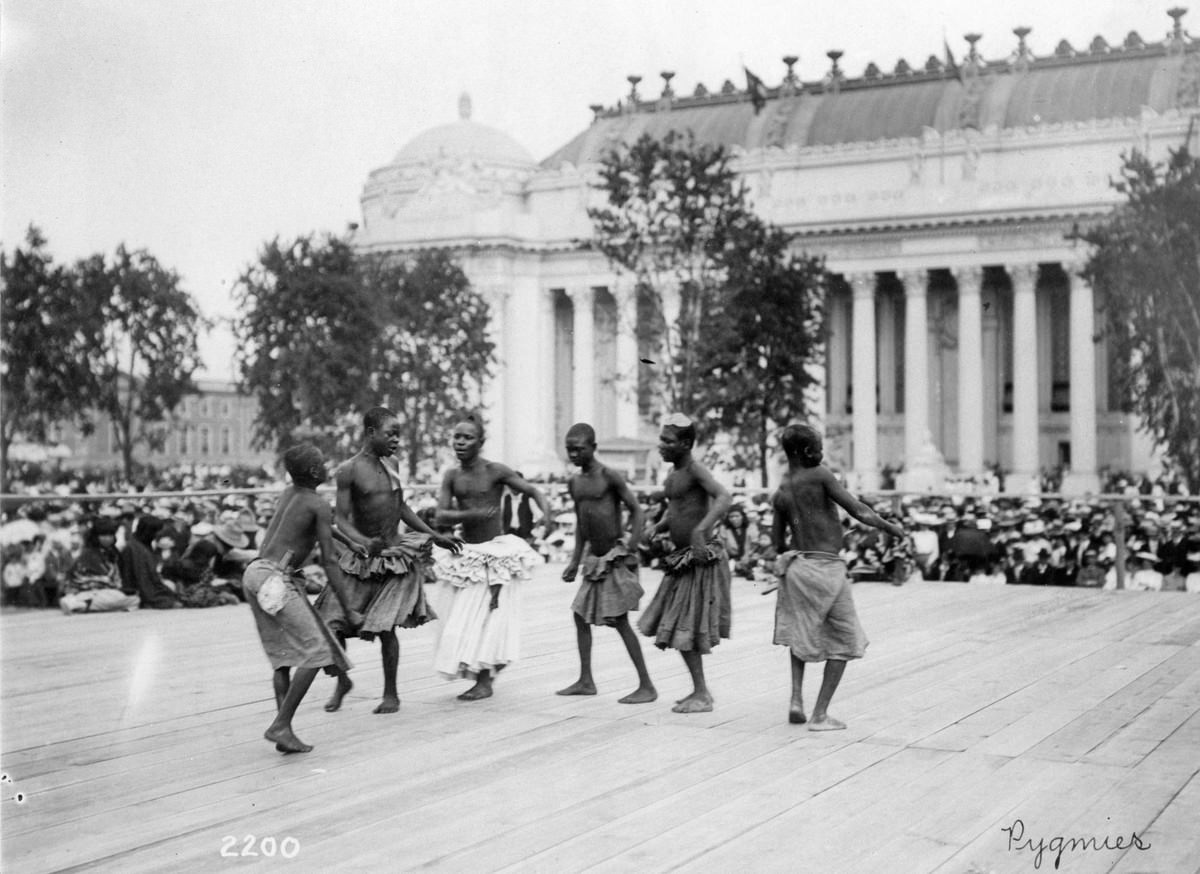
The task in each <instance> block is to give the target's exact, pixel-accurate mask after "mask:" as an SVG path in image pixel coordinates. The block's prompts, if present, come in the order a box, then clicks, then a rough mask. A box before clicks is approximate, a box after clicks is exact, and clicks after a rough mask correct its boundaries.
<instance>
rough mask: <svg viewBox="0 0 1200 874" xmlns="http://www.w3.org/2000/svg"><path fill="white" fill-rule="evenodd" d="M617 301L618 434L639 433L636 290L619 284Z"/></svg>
mask: <svg viewBox="0 0 1200 874" xmlns="http://www.w3.org/2000/svg"><path fill="white" fill-rule="evenodd" d="M613 299H614V300H616V302H617V373H618V374H619V376H620V378H619V380H618V381H617V436H618V437H630V438H633V437H637V436H638V396H637V390H638V366H639V365H638V344H637V329H638V320H637V291H636V289H635V288H634V287H633V285H631V284H628V283H620V284H618V285H616V286H615V287H614V289H613Z"/></svg>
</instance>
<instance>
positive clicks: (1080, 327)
mask: <svg viewBox="0 0 1200 874" xmlns="http://www.w3.org/2000/svg"><path fill="white" fill-rule="evenodd" d="M1065 266H1066V273H1067V277H1068V281H1069V282H1070V314H1069V319H1070V340H1069V343H1070V384H1071V389H1070V408H1071V418H1070V423H1071V424H1070V428H1071V453H1072V457H1071V465H1070V468H1071V469H1070V472H1069V473H1068V475H1067V477H1066V479H1065V480H1064V486H1063V487H1064V490H1067V491H1072V492H1077V493H1078V492H1086V491H1095V490H1096V489H1097V488H1098V485H1099V477H1098V473H1097V463H1098V458H1097V455H1098V454H1097V434H1096V427H1097V416H1096V387H1095V368H1096V353H1095V345H1094V344H1095V340H1094V336H1093V334H1094V331H1095V316H1094V302H1093V297H1092V289H1091V287H1090V285H1088V284H1087V283H1086V282H1085V281H1084V280H1083V279H1082V278H1081V277H1079V276H1078V275H1077V273H1076V271H1075V269H1073V268H1072V265H1065ZM1006 270H1007V271H1008V274H1009V277H1010V280H1011V282H1012V290H1013V324H1012V332H1013V353H1012V354H1013V361H1012V364H1013V389H1012V419H1011V422H1012V474H1011V476H1010V477H1009V490H1010V491H1013V490H1015V491H1028V490H1031V489H1036V488H1037V487H1038V481H1039V480H1038V478H1039V472H1040V468H1041V457H1040V452H1039V443H1040V440H1041V434H1040V422H1039V409H1040V407H1039V392H1038V381H1039V370H1038V351H1037V337H1038V319H1037V305H1036V298H1037V295H1036V291H1037V279H1038V265H1037V264H1013V265H1008V266H1007V267H1006ZM952 272H953V275H954V279H955V282H956V284H957V286H958V368H957V383H958V390H957V402H958V407H957V409H958V417H957V419H958V421H957V426H958V429H957V430H958V441H959V442H958V447H957V449H958V469H959V472H960V473H963V474H967V475H975V474H979V473H982V472H983V470H984V445H985V440H984V436H985V435H984V423H985V421H986V417H985V415H984V413H985V411H984V408H983V400H984V390H983V388H984V372H983V307H982V284H983V268H982V267H981V266H969V267H962V268H957V269H955V270H953V271H952ZM898 277H899V279H900V281H901V283H902V284H903V286H904V300H905V330H904V367H905V379H904V411H905V413H904V415H905V421H904V449H905V457H906V459H908V460H913V459H916V458H919V457H921V456H922V455H923V450H924V447H925V445H926V443H927V442H928V441H929V440H930V434H929V431H930V427H929V402H930V396H929V381H930V380H929V345H928V343H929V334H928V332H929V316H928V282H929V278H928V271H926V270H917V271H908V272H902V273H900V274H898ZM846 280H847V281H848V282H849V284H850V287H851V291H852V311H851V335H852V337H853V348H852V350H851V367H850V370H851V380H852V391H853V416H852V421H851V427H852V429H853V446H854V452H853V464H854V471H855V474H856V478H857V480H858V483H859V486H860V487H861V488H872V487H875V486H877V484H878V480H879V472H878V468H879V449H878V417H877V415H876V412H875V396H876V389H877V378H876V360H877V356H876V342H877V339H876V330H875V287H876V275H875V274H874V273H852V274H849V275H847V276H846ZM836 396H837V395H836V394H835V397H836Z"/></svg>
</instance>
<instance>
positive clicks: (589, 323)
mask: <svg viewBox="0 0 1200 874" xmlns="http://www.w3.org/2000/svg"><path fill="white" fill-rule="evenodd" d="M567 296H568V297H570V298H571V307H572V310H573V313H574V317H573V329H574V333H575V340H574V344H573V346H572V348H571V363H572V365H573V369H574V373H575V378H574V381H573V384H572V396H573V401H574V403H573V404H572V413H571V417H572V418H573V419H574V420H575V421H576V422H588V423H593V424H594V423H595V421H596V292H595V290H594V289H592V288H591V287H590V286H586V285H585V286H579V287H576V288H568V289H567Z"/></svg>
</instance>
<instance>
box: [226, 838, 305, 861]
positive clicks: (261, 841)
mask: <svg viewBox="0 0 1200 874" xmlns="http://www.w3.org/2000/svg"><path fill="white" fill-rule="evenodd" d="M239 840H240V841H241V842H242V846H241V849H238V841H239ZM299 853H300V842H299V841H298V840H296V839H295V838H294V837H292V836H291V835H287V836H286V837H284V838H283V839H282V840H276V839H275V837H274V836H273V835H267V836H266V837H262V838H259V837H255V836H254V835H246V837H244V838H236V837H234V836H233V835H225V837H223V838H221V855H222V856H224V857H225V858H238V857H239V856H266V857H267V858H274V857H275V856H282V857H283V858H285V859H294V858H296V856H297V855H299Z"/></svg>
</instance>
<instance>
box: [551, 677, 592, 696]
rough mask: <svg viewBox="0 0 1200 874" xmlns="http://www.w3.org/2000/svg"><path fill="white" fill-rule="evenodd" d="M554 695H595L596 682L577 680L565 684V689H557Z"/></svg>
mask: <svg viewBox="0 0 1200 874" xmlns="http://www.w3.org/2000/svg"><path fill="white" fill-rule="evenodd" d="M554 694H555V695H595V694H596V684H595V683H589V682H585V681H584V680H579V681H577V682H574V683H572V684H571V685H570V686H567V688H565V689H559V690H558V691H557V692H555V693H554Z"/></svg>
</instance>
